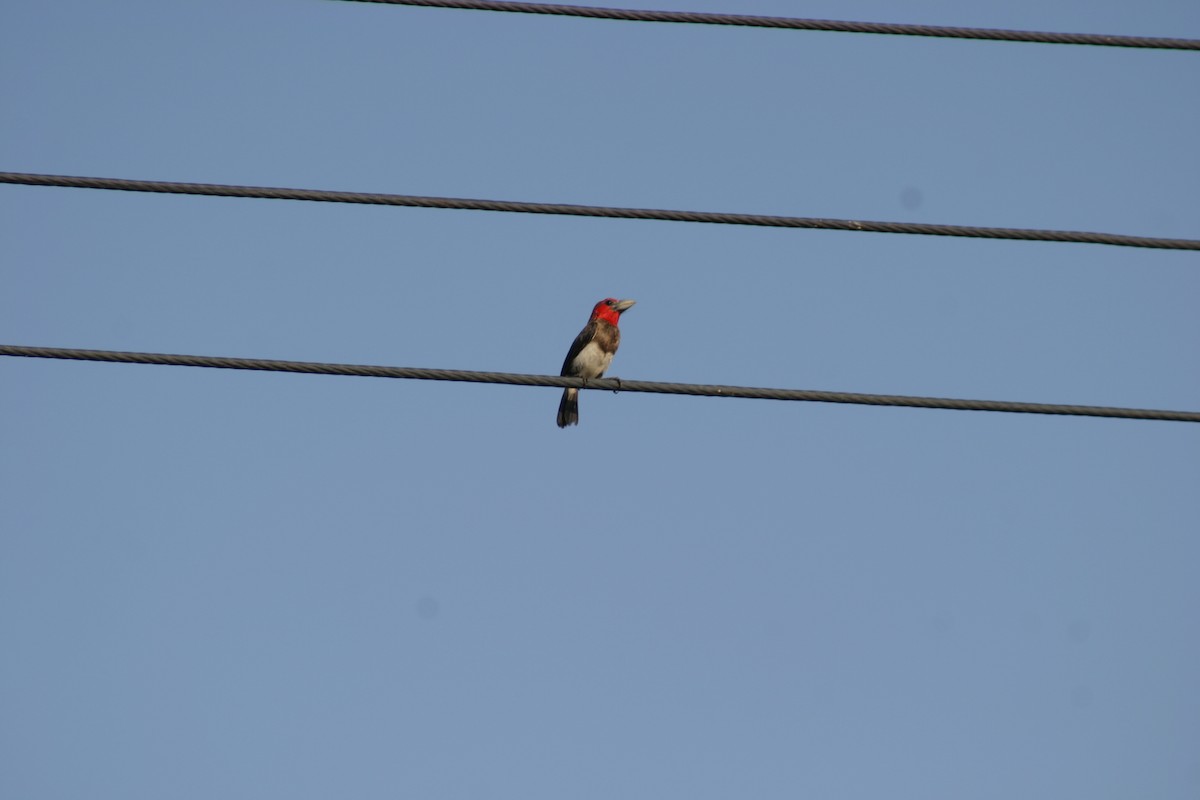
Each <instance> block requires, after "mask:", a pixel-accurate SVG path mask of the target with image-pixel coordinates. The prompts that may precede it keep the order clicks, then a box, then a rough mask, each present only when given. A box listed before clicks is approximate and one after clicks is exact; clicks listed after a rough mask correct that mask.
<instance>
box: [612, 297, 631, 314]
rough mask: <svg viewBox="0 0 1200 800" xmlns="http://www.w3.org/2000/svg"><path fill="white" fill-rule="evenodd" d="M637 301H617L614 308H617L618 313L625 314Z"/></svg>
mask: <svg viewBox="0 0 1200 800" xmlns="http://www.w3.org/2000/svg"><path fill="white" fill-rule="evenodd" d="M636 303H637V301H636V300H622V301H620V302H619V303H617V304H616V305H615V306H613V308H615V309H616V310H617V313H618V314H624V313H625V312H626V311H628V310H629V309H631V308H633V306H634V305H635V304H636Z"/></svg>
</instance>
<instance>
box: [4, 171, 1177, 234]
mask: <svg viewBox="0 0 1200 800" xmlns="http://www.w3.org/2000/svg"><path fill="white" fill-rule="evenodd" d="M0 183H10V184H21V185H26V186H58V187H71V188H78V189H112V190H117V191H126V192H158V193H165V194H191V195H207V196H218V197H242V198H259V199H268V200H305V201H314V202H325V203H358V204H365V205H385V206H408V207H416V208H444V209H464V210H471V211H501V212H510V213H519V214H557V215H566V216H582V217H608V218H616V219H643V220H663V221H669V222H697V223H707V224H722V225H753V226H760V227H770V228H808V229H825V230H840V231H858V232H865V233H903V234H916V235H923V236H958V237H967V238H974V239H1010V240H1021V241H1037V242H1072V243H1081V244H1103V245H1113V246H1120V247H1145V248H1153V249H1160V250H1200V240H1197V239H1171V238H1161V237H1151V236H1131V235H1127V234H1120V233H1096V232H1090V231H1062V230H1042V229H1037V228H996V227H979V226H972V225H944V224H934V223H924V222H879V221H872V220H849V219H825V218H820V217H793V216H776V215H767V214H738V213H727V212H717V211H678V210H670V209H657V208H626V207H619V206H592V205H574V204H565V203H531V202H524V201H517V200H480V199H469V198H457V197H428V196H422V195H408V194H380V193H369V192H345V191H330V190H325V189H287V188H279V187H266V186H235V185H227V184H215V183H181V182H177V181H147V180H133V179H129V178H98V177H80V176H71V175H44V174H36V173H25V172H0Z"/></svg>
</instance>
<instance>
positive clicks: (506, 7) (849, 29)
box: [352, 0, 1200, 50]
mask: <svg viewBox="0 0 1200 800" xmlns="http://www.w3.org/2000/svg"><path fill="white" fill-rule="evenodd" d="M352 2H360V3H376V4H384V5H394V6H423V7H426V8H455V9H468V10H475V11H508V12H515V13H520V14H544V15H554V16H564V17H586V18H588V19H609V20H626V21H631V22H682V23H692V24H700V25H730V26H739V27H750V28H787V29H791V30H806V31H836V32H840V33H877V34H890V35H896V36H934V37H942V38H949V39H987V40H993V41H1006V42H1035V43H1040V44H1077V45H1097V46H1103V47H1138V48H1154V49H1162V50H1200V39H1176V38H1169V37H1157V36H1117V35H1107V34H1096V33H1054V32H1048V31H1022V30H1005V29H1001V28H963V27H949V26H944V25H912V24H900V23H891V22H851V21H845V20H832V19H800V18H795V17H770V16H757V15H751V14H714V13H701V12H696V11H651V10H641V9H634V8H597V7H593V6H573V5H563V4H559V3H518V2H490V0H352Z"/></svg>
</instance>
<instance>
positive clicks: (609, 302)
mask: <svg viewBox="0 0 1200 800" xmlns="http://www.w3.org/2000/svg"><path fill="white" fill-rule="evenodd" d="M604 302H605V303H607V304H608V305H610V306H615V305H616V304H617V302H616V301H615V300H605V301H604Z"/></svg>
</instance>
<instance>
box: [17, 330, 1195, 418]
mask: <svg viewBox="0 0 1200 800" xmlns="http://www.w3.org/2000/svg"><path fill="white" fill-rule="evenodd" d="M0 356H16V357H25V358H50V359H65V360H73V361H102V362H110V363H123V364H155V365H160V366H162V365H169V366H179V367H209V368H215V369H239V370H258V371H265V372H292V373H305V374H312V375H341V376H357V377H369V378H404V379H410V380H427V381H459V382H467V383H492V384H508V385H513V386H546V387H551V388H557V389H562V388H575V389H596V390H608V391H614V392H649V393H655V394H678V395H692V396H699V397H738V398H745V399H754V400H793V401H806V402H817V403H847V404H854V405H869V406H906V407H911V408H936V409H946V410H953V411H997V412H1007V413H1017V414H1054V415H1059V416H1075V417H1110V418H1120V419H1137V420H1157V421H1163V422H1200V411H1167V410H1158V409H1145V408H1118V407H1110V406H1083V405H1059V404H1052V403H1024V402H1012V401H1007V400H960V399H954V398H946V397H913V396H907V395H890V394H860V393H855V392H826V391H815V390H808V389H765V388H756V387H749V386H722V385H718V384H697V383H665V382H662V381H631V380H623V379H619V378H598V379H593V380H586V381H585V380H584V379H582V378H570V377H561V376H557V375H527V374H520V373H511V372H478V371H473V370H461V369H426V368H422V367H388V366H372V365H366V364H337V363H321V362H313V361H278V360H271V359H260V358H229V357H225V356H195V355H175V354H168V353H133V352H124V351H118V350H81V349H74V348H63V347H26V346H20V345H0Z"/></svg>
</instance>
